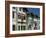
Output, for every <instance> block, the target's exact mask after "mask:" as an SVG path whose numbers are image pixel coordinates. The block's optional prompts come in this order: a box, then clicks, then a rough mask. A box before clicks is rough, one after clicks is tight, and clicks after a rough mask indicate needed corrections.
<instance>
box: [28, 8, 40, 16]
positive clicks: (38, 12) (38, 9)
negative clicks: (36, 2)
mask: <svg viewBox="0 0 46 38" xmlns="http://www.w3.org/2000/svg"><path fill="white" fill-rule="evenodd" d="M28 12H29V13H34V14H35V15H38V16H39V15H40V8H28Z"/></svg>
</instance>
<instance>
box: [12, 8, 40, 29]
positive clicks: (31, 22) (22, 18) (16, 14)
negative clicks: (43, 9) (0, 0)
mask: <svg viewBox="0 0 46 38" xmlns="http://www.w3.org/2000/svg"><path fill="white" fill-rule="evenodd" d="M12 12H13V16H12V18H13V20H12V22H13V30H33V29H34V27H35V22H36V23H37V29H39V23H38V22H40V20H39V18H35V17H32V16H31V13H30V14H27V13H26V12H25V11H24V10H23V8H20V7H13V10H12Z"/></svg>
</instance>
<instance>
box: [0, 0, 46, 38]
mask: <svg viewBox="0 0 46 38" xmlns="http://www.w3.org/2000/svg"><path fill="white" fill-rule="evenodd" d="M19 1H20V0H19ZM21 1H28V2H45V1H46V0H21ZM45 3H46V2H45ZM45 6H46V4H45ZM45 16H46V15H45ZM45 27H46V26H45ZM45 31H46V28H45ZM45 34H46V33H45ZM4 36H5V0H0V38H5V37H4ZM16 38H46V35H40V36H24V37H16Z"/></svg>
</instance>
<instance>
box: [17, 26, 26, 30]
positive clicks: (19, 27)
mask: <svg viewBox="0 0 46 38" xmlns="http://www.w3.org/2000/svg"><path fill="white" fill-rule="evenodd" d="M18 30H26V26H18Z"/></svg>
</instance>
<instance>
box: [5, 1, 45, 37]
mask: <svg viewBox="0 0 46 38" xmlns="http://www.w3.org/2000/svg"><path fill="white" fill-rule="evenodd" d="M15 8H17V9H18V8H22V9H24V12H25V9H28V10H27V11H29V12H30V11H31V10H32V11H33V10H34V12H35V13H34V14H36V15H38V14H39V16H40V17H39V16H35V15H34V16H33V17H34V18H37V19H39V20H40V21H39V22H38V20H37V22H38V23H39V24H38V23H37V22H36V21H33V22H31V23H33V25H34V23H35V26H36V25H40V27H39V29H37V30H36V27H35V26H33V27H32V28H31V26H29V27H30V28H28V25H30V24H31V23H30V22H28V21H27V20H26V25H27V28H28V30H27V28H25V26H21V25H22V24H23V22H21V25H20V26H21V27H20V26H19V27H17V29H16V27H15V25H16V24H19V23H17V22H18V21H15V20H14V21H15V25H13V26H12V23H13V24H14V22H13V21H12V17H13V18H14V17H15V15H16V14H15V15H14V14H13V13H14V9H15ZM22 9H21V10H22ZM35 9H36V10H35ZM37 9H38V10H39V11H38V10H37ZM15 10H16V9H15ZM12 11H13V13H12ZM27 11H26V15H25V13H22V16H21V13H19V14H20V18H21V21H23V14H24V16H25V17H24V18H27V19H28V16H29V19H31V18H30V14H31V15H33V14H32V13H27ZM17 12H18V11H17ZM17 12H16V13H17ZM36 12H39V13H36ZM16 17H17V16H16ZM16 17H15V18H16ZM18 18H19V17H18ZM29 21H30V20H29ZM27 22H28V23H27ZM16 26H17V25H16ZM12 27H13V28H12ZM34 27H35V28H34ZM15 29H16V30H15ZM25 29H26V30H25ZM18 30H19V31H18ZM44 34H45V4H44V3H40V2H39V3H37V2H20V1H5V37H18V36H34V35H44Z"/></svg>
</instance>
